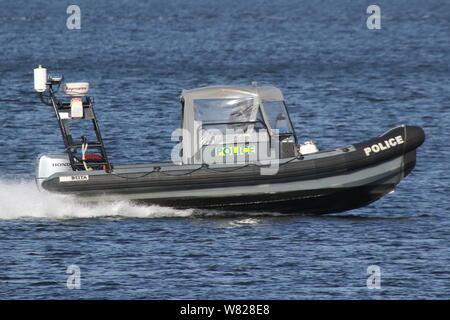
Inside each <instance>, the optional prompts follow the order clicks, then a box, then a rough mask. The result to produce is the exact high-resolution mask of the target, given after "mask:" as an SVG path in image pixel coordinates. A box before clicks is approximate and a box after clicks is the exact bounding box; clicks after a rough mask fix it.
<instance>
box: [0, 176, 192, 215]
mask: <svg viewBox="0 0 450 320" xmlns="http://www.w3.org/2000/svg"><path fill="white" fill-rule="evenodd" d="M191 215H193V210H177V209H173V208H168V207H160V206H155V205H149V206H146V205H138V204H134V203H132V202H129V201H116V202H98V203H95V204H91V203H90V204H87V203H82V202H80V201H79V199H77V198H76V197H74V196H70V195H59V194H52V193H48V192H39V190H38V189H37V187H36V185H35V183H34V181H2V180H0V220H5V219H23V218H44V219H73V218H96V217H130V218H162V217H188V216H191Z"/></svg>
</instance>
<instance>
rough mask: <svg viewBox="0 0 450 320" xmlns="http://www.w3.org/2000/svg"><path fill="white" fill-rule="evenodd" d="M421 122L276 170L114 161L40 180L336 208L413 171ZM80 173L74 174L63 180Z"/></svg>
mask: <svg viewBox="0 0 450 320" xmlns="http://www.w3.org/2000/svg"><path fill="white" fill-rule="evenodd" d="M424 140H425V134H424V132H423V130H422V129H421V128H419V127H414V126H401V127H396V128H393V129H391V130H389V131H388V132H386V133H384V134H383V135H381V136H379V137H377V138H374V139H370V140H367V141H365V142H361V143H358V144H354V145H349V146H345V147H342V148H337V149H333V150H326V151H322V152H319V153H315V154H311V155H305V156H304V157H303V158H302V159H284V160H282V161H280V163H279V165H277V170H276V174H263V171H262V170H264V169H265V167H264V166H257V165H245V166H242V165H240V166H230V165H228V166H227V165H215V166H209V167H206V166H204V167H202V166H198V165H197V166H196V165H190V166H179V165H175V164H172V163H163V164H148V165H134V166H117V167H115V168H114V171H113V172H112V173H106V172H104V171H91V172H88V171H77V172H70V173H57V174H55V175H53V176H50V177H48V178H47V179H45V180H44V181H43V182H42V184H41V185H42V188H43V189H45V190H48V191H50V192H58V193H65V194H75V195H77V196H79V197H80V199H83V200H85V201H99V200H105V201H115V200H132V201H137V202H145V203H150V204H157V205H162V206H171V207H175V208H201V209H217V210H233V211H253V212H261V213H263V212H279V213H318V214H323V213H333V212H341V211H346V210H351V209H355V208H359V207H362V206H365V205H367V204H369V203H371V202H373V201H375V200H377V199H379V198H380V197H382V196H383V195H385V194H386V193H389V192H390V191H392V190H393V189H394V188H395V186H396V185H397V184H398V183H399V182H400V180H401V179H402V178H403V177H405V176H406V175H408V174H409V173H410V172H411V170H413V168H414V166H415V163H416V148H418V147H419V146H420V145H421V144H422V143H423V142H424ZM66 177H76V178H77V177H78V178H79V179H75V178H74V179H73V181H71V179H67V178H66Z"/></svg>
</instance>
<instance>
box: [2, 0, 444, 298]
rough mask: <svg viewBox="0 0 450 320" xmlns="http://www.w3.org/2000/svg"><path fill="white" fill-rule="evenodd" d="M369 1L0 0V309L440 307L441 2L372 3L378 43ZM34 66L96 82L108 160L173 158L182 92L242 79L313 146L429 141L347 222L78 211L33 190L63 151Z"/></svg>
mask: <svg viewBox="0 0 450 320" xmlns="http://www.w3.org/2000/svg"><path fill="white" fill-rule="evenodd" d="M72 4H76V5H78V6H79V8H80V10H81V28H80V29H73V30H71V29H68V27H67V19H68V18H69V17H70V14H68V13H67V8H68V7H69V5H72ZM371 4H374V3H373V1H365V0H362V1H354V0H339V1H328V0H327V1H293V0H292V1H288V0H278V1H268V0H265V1H256V0H246V1H237V0H227V1H215V0H195V1H182V0H165V1H137V0H133V1H131V0H126V1H125V0H116V1H106V0H99V1H85V0H76V1H72V0H71V1H54V0H51V1H43V0H35V1H26V0H15V1H0V8H1V10H0V49H1V50H0V93H1V94H0V299H449V298H450V273H449V272H450V270H449V269H450V267H449V265H450V249H449V245H450V241H449V240H450V220H449V213H450V187H449V184H450V178H449V176H450V129H449V127H450V99H449V98H450V90H449V83H450V82H449V76H450V63H449V62H450V40H449V39H450V38H449V36H450V2H449V1H447V0H430V1H419V0H396V1H384V0H380V1H376V4H377V5H378V6H379V7H380V9H381V29H378V30H377V29H374V30H370V29H368V28H367V24H366V21H367V18H368V17H369V16H370V14H368V13H366V10H367V7H368V6H369V5H371ZM38 64H42V65H43V66H44V67H46V68H48V69H49V71H52V72H56V73H62V74H64V76H65V78H66V80H67V81H89V82H90V84H91V94H92V95H93V96H94V97H95V105H96V112H97V115H98V118H99V121H100V126H101V129H102V133H103V136H104V140H105V144H106V148H107V151H108V154H109V156H110V159H111V161H112V162H113V163H114V164H122V163H123V164H125V163H144V162H151V161H164V160H168V159H170V153H171V150H172V147H173V146H174V142H173V141H171V133H172V131H173V130H175V129H176V128H177V127H178V126H179V123H180V105H179V101H178V98H179V95H180V92H181V90H182V89H192V88H196V87H201V86H209V85H221V84H227V85H228V84H232V85H250V84H251V82H252V81H257V82H258V84H259V85H273V86H276V87H279V88H280V89H281V90H282V91H283V93H284V95H285V98H286V102H287V104H288V107H289V110H290V112H291V117H292V121H293V123H294V125H295V127H296V128H297V134H298V136H299V138H300V140H301V141H305V140H313V141H314V142H315V143H316V144H317V145H318V146H319V148H320V149H327V148H334V147H338V146H343V145H347V144H351V143H356V142H360V141H362V140H365V139H367V138H370V137H374V136H377V135H380V134H381V133H383V132H384V131H386V130H388V129H389V128H391V127H394V126H397V125H401V124H409V125H419V126H421V127H423V128H424V130H425V133H426V141H425V143H424V145H423V146H422V147H420V148H419V150H418V158H417V166H416V169H415V170H414V171H413V173H412V174H411V175H410V176H408V177H407V178H406V179H405V180H403V181H402V182H401V183H400V184H399V186H398V188H397V189H396V192H395V193H393V194H389V195H387V196H385V197H384V198H382V199H381V200H379V201H377V202H375V203H373V204H370V205H369V206H367V207H364V208H360V209H357V210H352V211H349V212H345V213H340V214H333V215H327V216H311V215H309V216H308V215H302V214H297V215H292V216H287V217H286V216H279V215H276V214H274V215H259V214H257V213H255V214H250V215H246V216H242V215H240V214H237V213H236V214H234V213H228V214H224V213H221V212H214V211H207V212H205V211H203V212H199V211H196V210H175V209H172V208H163V207H158V206H142V205H135V204H132V203H128V202H113V203H98V204H94V205H90V206H88V205H83V204H81V203H80V202H79V201H77V199H75V198H71V197H69V196H61V195H49V194H41V193H39V192H38V191H37V190H36V187H35V184H34V180H33V179H34V172H35V159H36V157H37V156H38V154H40V153H46V152H55V151H56V152H58V151H59V152H60V151H62V149H63V143H62V139H61V136H60V133H59V128H58V126H57V122H56V121H55V118H54V115H53V113H52V110H51V108H49V107H46V106H44V105H43V104H42V103H40V101H39V99H38V96H37V94H36V93H35V92H34V90H33V68H35V67H37V65H38ZM370 266H376V267H370ZM368 268H369V271H370V270H379V271H380V272H379V273H377V275H379V277H378V279H380V282H379V285H380V286H379V289H377V288H375V289H369V287H372V285H373V284H374V283H375V284H376V282H374V281H372V280H373V278H369V277H370V276H371V274H369V273H368ZM373 268H375V269H373ZM78 271H79V273H78ZM78 275H79V278H78V279H80V282H77V281H76V277H77V276H78ZM74 279H75V280H74ZM72 280H73V281H72ZM368 282H369V286H368ZM70 288H73V289H70ZM77 288H79V289H77Z"/></svg>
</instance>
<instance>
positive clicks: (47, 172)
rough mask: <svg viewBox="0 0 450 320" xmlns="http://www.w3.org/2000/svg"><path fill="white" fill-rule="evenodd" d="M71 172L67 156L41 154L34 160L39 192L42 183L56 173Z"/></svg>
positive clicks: (62, 154)
mask: <svg viewBox="0 0 450 320" xmlns="http://www.w3.org/2000/svg"><path fill="white" fill-rule="evenodd" d="M67 171H73V170H72V167H71V166H70V161H69V156H68V155H67V154H64V153H61V154H41V155H39V156H38V158H37V160H36V184H37V186H38V188H39V190H41V185H42V182H43V181H44V180H45V179H47V178H48V177H50V176H51V175H53V174H55V173H57V172H67Z"/></svg>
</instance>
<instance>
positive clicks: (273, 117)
mask: <svg viewBox="0 0 450 320" xmlns="http://www.w3.org/2000/svg"><path fill="white" fill-rule="evenodd" d="M263 104H264V111H265V112H266V114H267V117H268V121H269V124H270V127H271V128H272V129H277V130H278V131H279V132H280V133H293V129H292V126H291V122H290V120H289V116H288V113H287V110H286V106H285V105H284V102H283V101H264V102H263Z"/></svg>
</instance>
